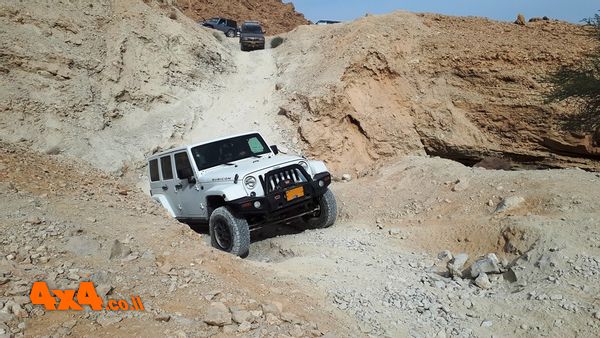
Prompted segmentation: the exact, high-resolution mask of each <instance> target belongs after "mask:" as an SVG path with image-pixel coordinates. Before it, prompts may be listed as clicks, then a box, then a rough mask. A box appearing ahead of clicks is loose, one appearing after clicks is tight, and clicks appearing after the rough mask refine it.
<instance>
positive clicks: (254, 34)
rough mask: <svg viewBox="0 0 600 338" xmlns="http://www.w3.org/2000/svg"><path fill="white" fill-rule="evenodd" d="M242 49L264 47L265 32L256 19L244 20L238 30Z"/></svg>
mask: <svg viewBox="0 0 600 338" xmlns="http://www.w3.org/2000/svg"><path fill="white" fill-rule="evenodd" d="M240 46H241V48H242V51H247V50H254V49H265V32H264V31H263V29H262V27H261V26H260V24H259V23H258V22H256V21H246V22H244V24H242V29H241V30H240Z"/></svg>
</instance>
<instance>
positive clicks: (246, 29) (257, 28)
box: [242, 25, 263, 34]
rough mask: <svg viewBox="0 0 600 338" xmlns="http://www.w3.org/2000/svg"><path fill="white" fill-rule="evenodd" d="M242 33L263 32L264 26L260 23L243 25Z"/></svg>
mask: <svg viewBox="0 0 600 338" xmlns="http://www.w3.org/2000/svg"><path fill="white" fill-rule="evenodd" d="M242 33H250V34H262V33H263V31H262V28H261V27H260V26H259V25H243V26H242Z"/></svg>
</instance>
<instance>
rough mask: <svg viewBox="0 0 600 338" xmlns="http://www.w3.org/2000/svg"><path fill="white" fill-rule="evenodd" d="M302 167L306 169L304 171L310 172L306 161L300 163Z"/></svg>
mask: <svg viewBox="0 0 600 338" xmlns="http://www.w3.org/2000/svg"><path fill="white" fill-rule="evenodd" d="M298 164H299V165H300V166H302V168H304V170H306V172H310V168H309V167H308V163H306V162H304V161H300V163H298Z"/></svg>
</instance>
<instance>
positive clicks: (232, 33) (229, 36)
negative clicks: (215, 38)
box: [225, 29, 235, 38]
mask: <svg viewBox="0 0 600 338" xmlns="http://www.w3.org/2000/svg"><path fill="white" fill-rule="evenodd" d="M225 36H226V37H228V38H234V37H235V31H234V30H233V29H230V30H228V31H227V33H225Z"/></svg>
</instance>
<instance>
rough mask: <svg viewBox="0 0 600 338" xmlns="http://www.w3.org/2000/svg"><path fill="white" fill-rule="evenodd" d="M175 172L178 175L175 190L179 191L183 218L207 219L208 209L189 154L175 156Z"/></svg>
mask: <svg viewBox="0 0 600 338" xmlns="http://www.w3.org/2000/svg"><path fill="white" fill-rule="evenodd" d="M174 157H175V172H176V174H177V178H176V180H175V181H176V184H175V189H176V191H177V198H178V202H179V203H178V208H180V211H181V215H182V216H181V217H182V218H206V207H205V205H204V204H202V203H204V201H203V198H202V193H201V190H200V186H199V185H198V184H196V179H197V178H196V177H195V175H194V170H193V169H192V164H191V163H190V160H189V157H188V154H187V152H185V151H183V152H180V153H176V154H175V156H174Z"/></svg>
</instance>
